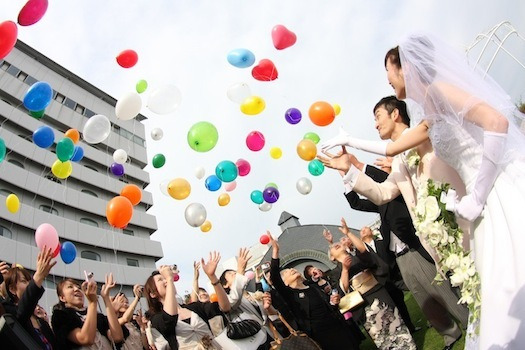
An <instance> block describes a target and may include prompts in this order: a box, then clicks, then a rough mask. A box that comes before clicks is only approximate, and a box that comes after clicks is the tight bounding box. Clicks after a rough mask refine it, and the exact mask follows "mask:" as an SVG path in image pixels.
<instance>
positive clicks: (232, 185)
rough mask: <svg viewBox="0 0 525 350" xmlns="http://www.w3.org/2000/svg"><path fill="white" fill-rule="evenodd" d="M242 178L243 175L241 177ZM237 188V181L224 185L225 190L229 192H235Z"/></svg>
mask: <svg viewBox="0 0 525 350" xmlns="http://www.w3.org/2000/svg"><path fill="white" fill-rule="evenodd" d="M237 169H238V168H237ZM241 176H242V175H241ZM236 187H237V182H235V181H232V182H226V183H225V184H224V189H225V190H226V191H227V192H231V191H233V190H234V189H235V188H236Z"/></svg>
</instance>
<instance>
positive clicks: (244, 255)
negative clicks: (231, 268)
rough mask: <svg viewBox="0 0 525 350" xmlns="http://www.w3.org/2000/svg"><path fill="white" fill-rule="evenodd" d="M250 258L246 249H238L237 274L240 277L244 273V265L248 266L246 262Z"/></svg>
mask: <svg viewBox="0 0 525 350" xmlns="http://www.w3.org/2000/svg"><path fill="white" fill-rule="evenodd" d="M251 258H252V256H251V255H250V251H249V250H248V248H241V249H239V256H238V257H237V272H238V273H240V274H241V275H244V272H245V271H246V265H248V261H249V260H250V259H251Z"/></svg>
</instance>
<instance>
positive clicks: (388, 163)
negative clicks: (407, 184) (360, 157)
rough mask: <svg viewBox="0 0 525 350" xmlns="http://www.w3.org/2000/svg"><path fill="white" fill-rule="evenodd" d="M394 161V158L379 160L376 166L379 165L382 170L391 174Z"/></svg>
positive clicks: (375, 163)
mask: <svg viewBox="0 0 525 350" xmlns="http://www.w3.org/2000/svg"><path fill="white" fill-rule="evenodd" d="M393 160H394V158H392V157H384V158H377V159H376V161H375V162H374V165H377V166H378V167H380V168H381V170H383V171H384V172H387V173H389V174H390V172H391V171H392V161H393Z"/></svg>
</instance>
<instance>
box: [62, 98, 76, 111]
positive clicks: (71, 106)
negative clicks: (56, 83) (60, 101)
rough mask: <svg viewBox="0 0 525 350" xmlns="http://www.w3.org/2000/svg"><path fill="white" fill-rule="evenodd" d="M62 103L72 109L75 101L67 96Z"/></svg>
mask: <svg viewBox="0 0 525 350" xmlns="http://www.w3.org/2000/svg"><path fill="white" fill-rule="evenodd" d="M64 105H65V106H67V107H68V108H71V109H73V110H74V109H75V106H76V105H77V103H76V102H75V101H73V100H72V99H70V98H69V97H66V100H65V102H64Z"/></svg>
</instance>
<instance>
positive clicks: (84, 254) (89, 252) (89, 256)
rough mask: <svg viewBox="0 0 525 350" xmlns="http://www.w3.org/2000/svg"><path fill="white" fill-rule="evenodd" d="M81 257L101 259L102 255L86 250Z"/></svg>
mask: <svg viewBox="0 0 525 350" xmlns="http://www.w3.org/2000/svg"><path fill="white" fill-rule="evenodd" d="M80 257H81V258H83V259H89V260H95V261H101V260H100V255H99V254H97V253H95V252H92V251H90V250H84V251H83V252H82V253H80Z"/></svg>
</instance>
